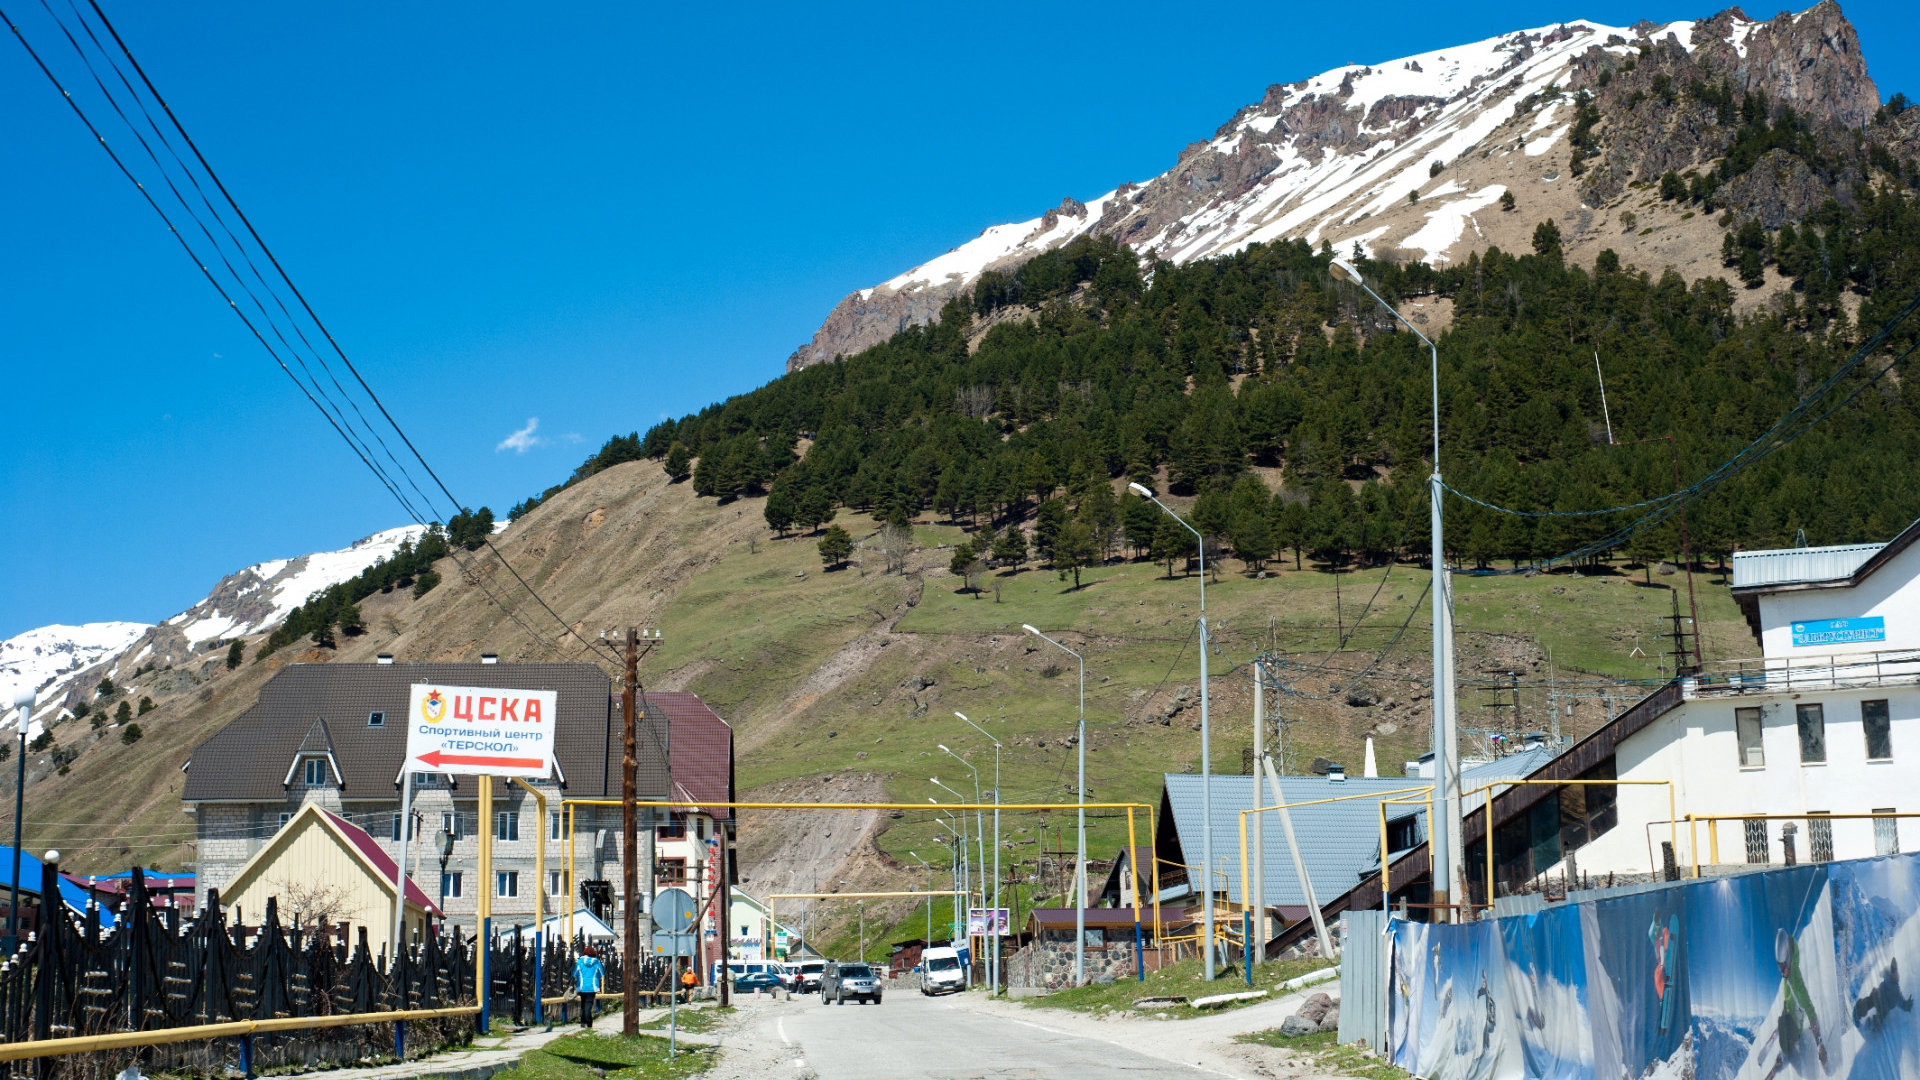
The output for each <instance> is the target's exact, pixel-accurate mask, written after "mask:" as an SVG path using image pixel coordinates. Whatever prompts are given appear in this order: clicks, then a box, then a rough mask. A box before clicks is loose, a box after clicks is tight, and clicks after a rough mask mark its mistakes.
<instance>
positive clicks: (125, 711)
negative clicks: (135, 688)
mask: <svg viewBox="0 0 1920 1080" xmlns="http://www.w3.org/2000/svg"><path fill="white" fill-rule="evenodd" d="M131 719H133V706H132V705H130V704H128V703H127V699H125V698H121V699H120V707H119V708H117V709H115V710H113V722H114V725H115V726H116V727H124V726H126V723H127V721H129V720H131Z"/></svg>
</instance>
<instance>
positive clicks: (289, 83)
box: [0, 0, 1920, 637]
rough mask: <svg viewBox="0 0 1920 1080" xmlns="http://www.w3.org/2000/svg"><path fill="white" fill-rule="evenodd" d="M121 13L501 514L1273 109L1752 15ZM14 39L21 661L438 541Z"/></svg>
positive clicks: (11, 392)
mask: <svg viewBox="0 0 1920 1080" xmlns="http://www.w3.org/2000/svg"><path fill="white" fill-rule="evenodd" d="M63 2H64V0H54V5H55V10H64V8H63V7H62V6H61V5H62V3H63ZM82 6H84V4H83V5H82ZM102 6H103V7H105V8H106V10H107V11H108V13H109V15H110V16H111V17H112V18H113V19H114V20H115V23H116V25H117V27H118V29H119V30H120V31H121V33H122V35H123V36H124V37H125V38H126V39H127V41H128V43H129V44H130V45H131V47H132V48H133V49H134V51H135V53H136V55H138V56H139V57H140V59H141V61H142V62H143V64H144V65H145V66H146V68H147V71H148V73H149V74H150V75H151V76H152V77H153V78H154V80H155V81H156V83H157V84H158V85H159V86H160V88H161V90H162V91H163V93H165V94H166V96H167V98H168V100H169V102H170V103H171V104H172V105H173V106H174V108H175V110H176V112H177V113H178V114H179V115H180V116H181V118H182V119H183V121H184V122H185V123H186V125H187V128H188V130H189V131H190V132H192V133H193V135H194V136H195V137H196V139H197V140H198V142H199V143H200V146H201V148H202V150H203V151H205V152H206V154H207V155H208V157H209V158H210V159H211V160H212V161H213V163H214V165H215V167H216V168H217V169H218V170H219V171H220V173H221V176H222V179H224V180H225V182H226V183H227V186H228V187H229V189H230V190H232V191H233V193H234V195H235V196H236V197H237V198H238V199H239V201H240V203H241V205H242V206H243V207H244V208H245V209H246V210H247V212H248V213H249V215H250V216H251V217H252V218H253V220H254V222H255V224H256V225H257V226H258V227H259V228H260V229H261V231H262V233H263V234H264V235H265V236H266V238H267V239H268V242H269V243H270V244H272V245H273V247H274V249H275V251H276V253H277V254H278V255H279V256H280V258H281V260H282V262H283V263H285V264H286V265H287V267H288V268H289V270H290V271H291V272H292V274H293V276H294V279H295V281H296V282H298V283H299V285H300V286H301V288H302V289H303V290H304V291H305V293H306V295H307V297H308V298H309V300H311V301H312V302H313V303H314V305H315V307H316V308H317V309H318V310H319V311H320V313H321V315H322V317H323V318H325V319H326V320H327V322H328V323H329V325H330V328H331V329H332V330H333V332H334V334H335V336H336V337H337V338H338V339H339V340H340V342H341V343H342V345H343V346H345V348H346V349H347V351H348V353H349V354H350V355H351V356H353V357H354V359H355V361H356V363H357V364H358V365H359V366H360V368H361V370H362V372H363V373H364V374H365V375H366V376H367V378H368V379H369V381H370V382H371V383H372V384H373V386H374V387H375V388H376V389H377V390H378V391H379V392H380V393H381V394H382V396H383V397H384V398H385V399H386V401H387V402H388V404H389V405H390V406H392V407H393V409H394V411H395V413H396V416H397V417H398V418H399V420H400V422H401V423H402V424H403V425H404V426H405V427H406V428H407V430H408V432H409V433H410V434H411V435H412V436H413V437H414V439H415V441H416V442H417V443H418V444H419V445H420V446H421V448H422V450H423V451H424V452H425V453H426V455H427V458H428V460H429V461H431V462H432V463H433V464H434V465H435V467H436V468H437V469H438V470H439V471H440V473H441V475H442V476H443V477H444V478H445V479H446V480H447V482H448V484H449V485H450V486H451V488H452V489H453V491H454V492H455V494H456V495H458V496H460V498H461V499H462V500H463V501H465V502H467V503H468V504H470V505H474V506H478V505H481V504H487V505H491V506H493V507H494V508H495V509H496V510H497V511H504V510H505V508H506V507H507V506H509V505H511V504H512V503H513V502H515V501H517V500H518V499H520V498H521V497H523V496H525V495H527V494H529V493H532V492H535V491H538V490H540V489H541V488H544V487H546V486H548V485H550V484H552V483H555V482H557V481H558V480H560V479H562V478H563V477H564V476H565V475H566V474H567V473H568V472H569V471H570V470H571V469H572V467H573V466H574V465H575V464H577V463H578V461H579V460H580V459H581V458H582V457H584V456H585V455H586V454H587V453H588V452H590V451H591V450H592V449H594V448H595V447H597V446H598V445H599V444H600V442H602V441H603V440H604V439H605V438H606V437H607V436H608V435H610V434H614V433H624V432H627V431H632V430H635V429H642V430H644V429H645V428H646V427H647V426H648V425H650V424H651V423H653V422H655V421H656V420H657V419H659V418H660V417H661V416H662V415H663V414H672V415H679V414H680V413H683V412H686V411H690V410H693V409H697V408H699V407H700V406H702V405H705V404H707V403H709V402H712V401H715V400H718V399H720V398H722V397H724V396H726V395H727V394H730V393H735V392H739V391H742V390H746V389H749V388H751V387H753V386H756V385H759V384H761V383H763V382H765V381H767V380H768V379H770V378H773V377H775V376H777V375H778V374H779V373H780V372H781V371H782V370H783V364H784V362H785V360H786V357H787V354H788V353H789V352H791V351H792V349H793V348H794V347H795V346H797V345H799V344H800V343H801V342H803V341H804V340H806V338H807V337H808V336H809V335H810V334H811V333H812V331H813V330H814V328H815V327H816V326H817V325H818V324H819V322H820V320H821V319H822V318H823V317H824V316H825V314H826V313H827V311H828V310H829V309H830V308H831V307H832V306H833V304H834V303H835V302H837V301H838V300H839V299H840V298H841V297H842V296H844V295H845V294H846V293H848V292H849V291H851V290H853V289H856V288H860V287H863V286H866V285H871V284H874V283H876V282H878V281H880V280H883V279H885V278H887V277H890V276H892V275H893V274H895V273H898V272H899V271H901V270H904V269H906V268H907V267H908V266H911V265H913V264H915V263H918V262H921V261H924V260H925V259H927V258H929V257H931V256H933V255H936V254H938V253H940V252H942V251H945V250H946V249H948V248H950V247H953V246H954V245H956V244H959V243H962V242H964V241H966V240H967V239H970V238H971V237H972V236H974V235H975V234H977V233H978V232H979V231H980V229H982V228H984V227H985V226H987V225H990V224H994V223H998V222H1002V221H1011V220H1020V219H1024V218H1027V217H1032V216H1035V215H1037V214H1038V213H1040V212H1041V211H1043V210H1045V209H1047V208H1048V207H1050V206H1053V205H1055V204H1057V203H1058V202H1059V201H1060V199H1061V198H1062V197H1063V196H1068V195H1072V196H1075V197H1079V198H1086V197H1089V196H1093V195H1097V194H1099V193H1101V192H1103V191H1105V190H1107V189H1109V188H1111V187H1112V186H1114V185H1115V184H1117V183H1119V182H1121V181H1124V180H1140V179H1145V178H1146V177H1148V176H1151V175H1153V174H1155V173H1158V172H1160V171H1162V170H1164V169H1165V168H1167V167H1168V166H1169V165H1170V164H1171V163H1172V161H1173V159H1174V155H1175V154H1176V153H1177V152H1178V151H1179V149H1180V148H1181V147H1182V146H1184V145H1185V144H1187V143H1188V142H1191V141H1193V140H1195V139H1201V138H1206V137H1208V136H1209V135H1210V134H1211V133H1212V132H1213V130H1214V128H1216V127H1217V126H1218V125H1219V124H1221V123H1222V122H1224V121H1225V120H1227V119H1228V118H1229V117H1231V116H1232V115H1233V112H1234V111H1235V110H1236V109H1237V108H1239V107H1240V106H1241V105H1243V104H1246V103H1248V102H1252V101H1255V100H1257V99H1258V98H1259V97H1260V95H1261V93H1262V91H1263V90H1264V88H1265V87H1266V86H1267V85H1268V84H1270V83H1274V82H1282V81H1290V80H1293V79H1297V78H1301V77H1304V76H1307V75H1311V74H1314V73H1317V72H1319V71H1322V70H1325V69H1327V68H1329V67H1333V66H1337V65H1339V64H1343V63H1349V62H1373V61H1380V60H1386V59H1392V58H1394V57H1398V56H1402V55H1406V54H1408V53H1413V52H1418V51H1422V50H1426V49H1433V48H1441V47H1445V46H1447V45H1453V44H1459V43H1461V42H1465V41H1471V40H1477V39H1480V38H1484V37H1488V36H1491V35H1493V34H1497V33H1500V32H1503V31H1508V30H1514V29H1519V28H1522V27H1527V26H1539V25H1548V24H1551V23H1553V22H1555V21H1557V20H1561V19H1568V18H1591V19H1596V20H1600V21H1603V22H1610V23H1616V24H1628V23H1631V22H1634V21H1636V20H1638V19H1642V18H1646V19H1653V20H1655V21H1667V20H1669V19H1676V18H1697V17H1705V16H1707V15H1710V14H1711V13H1712V10H1713V9H1712V8H1711V7H1709V6H1689V5H1687V4H1682V3H1676V2H1672V0H1647V2H1644V3H1639V4H1629V3H1620V2H1616V0H1607V2H1603V3H1589V4H1574V3H1550V4H1548V3H1543V4H1533V5H1527V6H1525V7H1524V8H1522V7H1520V6H1518V5H1511V4H1469V5H1455V6H1453V7H1452V8H1451V9H1448V10H1447V11H1446V17H1445V19H1444V20H1441V19H1438V18H1436V17H1435V11H1436V7H1435V5H1432V4H1412V3H1380V4H1374V5H1371V6H1369V7H1367V8H1366V9H1364V10H1365V15H1364V18H1363V19H1361V20H1360V21H1358V22H1355V21H1352V18H1353V16H1354V15H1355V13H1357V12H1359V11H1361V9H1359V8H1355V7H1349V6H1345V5H1281V4H1272V3H1267V4H1239V3H1224V2H1223V3H1214V4H1209V5H1204V6H1201V7H1181V6H1178V5H1172V6H1169V5H1165V4H1151V5H1149V4H1128V3H1109V4H1102V5H1097V6H1075V7H1065V6H1062V7H1057V8H1043V7H1038V6H1032V5H994V4H989V3H975V4H968V5H963V6H955V7H951V8H945V9H933V8H927V7H920V6H916V5H897V4H890V5H871V6H855V5H841V6H837V7H832V8H828V7H824V6H818V5H786V6H779V7H767V8H763V9H755V8H750V7H744V6H735V5H713V6H708V5H605V6H598V7H594V6H587V5H578V6H560V7H558V8H557V9H551V10H548V9H540V8H538V7H535V8H529V7H527V6H525V5H513V6H508V5H500V4H492V3H476V4H470V5H465V6H462V7H460V8H458V9H454V8H444V7H443V8H438V9H436V10H431V11H430V10H425V9H424V7H423V6H421V5H392V4H387V5H354V4H346V3H340V4H325V5H322V4H312V3H284V4H240V3H214V2H209V3H202V4H196V5H135V4H129V3H125V2H123V0H112V2H108V0H102ZM668 7H672V8H674V9H676V10H671V11H668V10H664V9H666V8H668ZM6 10H7V14H8V15H10V16H12V17H13V18H14V19H15V20H16V21H18V22H19V24H20V25H21V27H22V29H23V31H25V32H26V33H27V34H28V36H29V38H30V39H31V40H33V41H34V42H35V44H36V46H37V47H39V48H41V49H42V51H43V52H44V53H46V54H47V55H49V56H50V57H54V56H59V55H60V50H61V49H64V48H65V47H66V46H65V43H64V41H62V40H61V39H59V38H58V37H57V36H56V34H57V32H56V31H55V30H54V29H53V28H52V26H51V25H50V23H49V22H48V21H47V19H46V16H45V13H44V11H43V10H41V9H39V8H38V7H37V6H33V7H31V8H30V7H29V5H28V4H27V3H26V2H25V0H14V2H13V3H10V4H8V5H7V9H6ZM1746 10H1747V11H1748V13H1749V14H1750V15H1753V16H1754V17H1757V18H1765V17H1767V16H1770V15H1772V14H1773V13H1774V12H1775V11H1776V10H1779V9H1778V8H1776V7H1748V8H1747V9H1746ZM1847 13H1848V15H1849V17H1850V18H1852V19H1853V20H1854V22H1855V24H1856V25H1857V26H1858V27H1859V29H1860V32H1861V37H1862V39H1863V42H1864V47H1865V52H1866V56H1867V61H1868V65H1869V70H1870V71H1871V73H1872V74H1873V75H1874V77H1875V79H1876V81H1877V82H1878V84H1879V86H1880V89H1881V92H1882V95H1883V96H1885V95H1887V94H1890V93H1892V92H1893V91H1894V90H1899V89H1905V90H1908V91H1909V92H1912V91H1913V90H1915V89H1916V88H1917V87H1920V82H1917V81H1916V79H1915V78H1914V75H1915V63H1916V62H1915V61H1914V60H1913V59H1912V58H1911V57H1909V56H1906V55H1903V53H1904V52H1905V46H1906V45H1907V44H1909V43H1911V42H1912V41H1914V40H1916V39H1917V38H1920V15H1917V14H1916V13H1915V11H1914V10H1912V5H1910V4H1904V3H1891V2H1881V3H1874V4H1853V5H1849V6H1848V8H1847ZM8 37H9V40H5V41H0V101H5V102H6V103H7V105H6V107H5V108H4V109H0V146H3V147H4V148H5V152H4V153H0V207H4V208H5V209H4V210H3V211H0V357H4V363H0V373H3V377H0V401H3V402H4V403H5V408H6V424H5V435H4V436H3V438H4V447H5V455H4V461H0V490H3V491H4V493H5V496H6V499H5V511H6V512H5V514H4V524H0V566H4V567H5V570H4V572H3V573H0V637H5V636H10V635H12V634H15V633H18V632H20V631H21V630H25V629H27V628H30V627H33V626H38V625H41V624H44V623H49V622H82V621H94V620H102V619H136V620H141V621H156V620H158V619H161V618H164V617H166V616H168V615H170V614H172V613H173V612H175V611H177V610H179V609H181V608H182V607H184V606H186V605H187V604H189V603H191V602H193V601H194V600H196V599H198V598H199V597H200V596H202V595H204V594H205V592H206V590H207V589H208V588H209V587H210V586H211V585H212V584H213V583H214V582H215V581H216V580H217V579H218V578H219V577H220V576H221V575H222V574H224V573H227V572H229V571H231V570H233V569H236V568H238V567H240V566H242V565H245V564H247V563H250V562H254V561H258V560H261V559H266V558H272V557H277V556H285V555H292V554H298V553H300V552H304V551H309V550H315V549H320V548H327V547H338V546H343V545H345V544H347V543H349V542H351V541H352V540H353V539H355V538H357V537H360V536H363V535H365V534H367V533H369V532H372V531H375V530H377V529H381V528H386V527H390V526H392V525H396V524H401V523H403V522H404V521H405V517H404V514H403V513H402V511H401V510H400V508H399V506H398V505H397V504H396V503H395V502H394V501H393V500H392V498H391V496H389V495H388V494H387V493H386V491H385V490H384V489H383V488H381V487H380V486H379V484H378V483H377V482H376V481H375V480H374V479H373V477H372V475H371V474H369V473H368V472H367V471H366V469H365V468H364V467H363V466H362V465H361V464H360V463H359V462H358V461H356V460H355V459H354V458H353V457H352V456H351V454H350V453H349V452H348V450H347V449H346V447H345V446H344V444H342V443H341V442H340V440H339V439H338V437H337V436H335V435H334V434H333V433H332V432H331V431H330V430H329V429H328V428H327V427H326V426H325V424H324V422H323V421H322V420H321V419H320V418H319V416H318V415H317V414H316V413H315V412H314V411H313V409H312V407H311V406H310V405H309V404H308V403H307V402H306V401H305V399H304V398H302V397H300V396H299V394H298V392H297V391H295V390H294V389H293V387H292V386H291V384H289V383H288V382H287V380H286V378H285V376H283V375H282V374H281V373H280V372H279V371H278V369H276V368H275V367H274V366H273V364H272V362H271V361H270V360H269V359H268V358H267V357H266V356H265V355H264V353H263V352H262V351H261V349H260V347H259V346H258V345H257V344H256V343H254V342H253V340H252V338H251V337H250V335H249V334H248V333H247V331H246V329H245V327H244V326H242V325H241V324H240V322H239V321H238V320H237V319H235V318H234V317H233V315H232V314H230V313H229V312H228V311H226V310H225V309H224V304H223V303H222V302H221V301H220V299H219V297H218V296H217V295H216V294H215V293H214V292H213V290H212V289H211V288H210V287H209V286H208V285H207V284H206V282H205V281H204V280H203V279H201V278H200V276H199V275H198V273H197V272H196V271H195V270H194V269H193V267H192V265H191V263H190V262H189V261H188V260H187V259H186V257H185V256H184V255H183V254H182V253H181V251H180V250H179V248H178V247H177V246H176V245H175V243H174V242H173V241H172V240H171V239H170V238H169V237H168V236H167V234H166V232H165V231H164V229H163V228H162V226H161V225H160V223H159V221H158V219H157V218H155V217H154V215H153V213H152V211H151V210H149V209H148V208H147V206H146V205H145V204H144V203H143V202H142V201H141V200H140V198H139V196H138V194H137V193H136V192H135V191H134V189H133V188H132V187H131V186H130V185H129V184H127V182H126V181H125V180H124V179H123V178H122V177H120V175H119V174H118V173H117V172H115V171H114V169H113V167H112V165H111V163H110V162H109V161H108V159H107V157H106V155H105V154H103V153H102V152H101V151H100V150H99V149H98V147H97V146H96V145H94V143H93V142H92V140H91V138H90V137H89V136H88V135H87V133H86V131H85V129H84V128H83V127H82V126H81V125H80V123H79V122H78V121H77V120H76V119H75V118H74V117H73V116H72V114H71V113H70V112H69V111H68V110H67V109H66V108H65V107H64V106H63V105H62V103H61V102H60V101H59V99H58V98H57V96H55V94H54V93H53V91H52V90H51V88H50V87H49V85H48V84H47V83H46V81H45V79H44V78H43V77H42V76H41V75H40V73H39V72H38V70H36V69H35V68H34V67H33V66H32V64H31V62H30V61H29V60H28V58H27V56H26V54H25V52H24V51H23V50H22V49H21V48H20V46H19V45H18V43H17V42H14V41H12V40H10V37H11V36H10V35H8ZM67 55H69V56H70V55H71V54H70V53H69V54H67ZM66 70H68V71H77V70H78V69H77V68H76V67H75V66H74V65H73V64H71V63H69V64H67V65H66ZM533 418H538V426H537V428H535V429H534V431H533V432H532V437H531V438H530V439H529V440H527V443H528V444H527V445H526V446H525V447H524V448H522V449H514V448H511V447H509V448H506V449H501V448H500V445H501V443H502V442H503V441H504V440H506V439H507V438H508V436H509V435H511V434H512V433H513V432H515V431H518V430H521V429H524V428H525V427H526V426H527V424H528V423H529V421H530V420H532V419H533Z"/></svg>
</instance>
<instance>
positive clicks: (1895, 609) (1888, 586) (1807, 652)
mask: <svg viewBox="0 0 1920 1080" xmlns="http://www.w3.org/2000/svg"><path fill="white" fill-rule="evenodd" d="M1876 615H1877V616H1879V617H1881V618H1883V619H1885V620H1886V624H1887V627H1886V631H1887V636H1886V640H1885V641H1863V642H1851V643H1848V644H1842V645H1801V646H1795V645H1794V644H1793V624H1794V623H1795V622H1804V621H1809V620H1816V619H1844V618H1858V617H1862V616H1876ZM1760 646H1761V651H1762V653H1763V654H1764V655H1765V656H1767V657H1768V658H1770V659H1771V658H1774V657H1792V658H1794V659H1799V658H1801V657H1809V656H1821V655H1832V654H1840V653H1862V652H1876V651H1885V650H1898V649H1920V544H1915V545H1913V546H1912V547H1909V548H1907V549H1906V550H1905V551H1903V552H1901V553H1900V554H1898V555H1895V556H1894V557H1893V558H1892V559H1891V560H1890V561H1888V563H1887V564H1886V565H1885V566H1882V567H1880V568H1879V569H1878V570H1876V571H1874V572H1873V573H1872V574H1870V575H1868V577H1867V579H1866V580H1865V581H1863V582H1861V583H1860V584H1859V585H1858V586H1856V587H1849V588H1836V589H1805V590H1801V591H1795V592H1780V593H1768V594H1763V595H1762V596H1761V597H1760Z"/></svg>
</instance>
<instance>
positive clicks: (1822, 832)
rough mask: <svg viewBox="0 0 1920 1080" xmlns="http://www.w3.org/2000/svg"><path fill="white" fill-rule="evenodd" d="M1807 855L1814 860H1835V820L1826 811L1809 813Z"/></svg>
mask: <svg viewBox="0 0 1920 1080" xmlns="http://www.w3.org/2000/svg"><path fill="white" fill-rule="evenodd" d="M1807 857H1808V858H1809V859H1812V860H1813V861H1814V862H1832V861H1833V822H1832V821H1829V820H1828V819H1827V815H1826V813H1825V812H1824V811H1815V812H1813V813H1811V814H1809V815H1807Z"/></svg>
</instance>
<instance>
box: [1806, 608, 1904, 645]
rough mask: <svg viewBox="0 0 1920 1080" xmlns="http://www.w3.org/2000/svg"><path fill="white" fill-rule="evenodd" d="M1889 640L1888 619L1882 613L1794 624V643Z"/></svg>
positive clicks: (1832, 643) (1848, 643)
mask: <svg viewBox="0 0 1920 1080" xmlns="http://www.w3.org/2000/svg"><path fill="white" fill-rule="evenodd" d="M1885 640H1887V620H1886V618H1885V617H1884V616H1880V615H1867V616H1861V617H1859V618H1853V619H1803V620H1801V621H1799V622H1796V623H1794V624H1793V644H1794V646H1795V647H1796V648H1798V647H1800V646H1802V645H1851V644H1853V643H1854V642H1857V641H1885Z"/></svg>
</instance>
